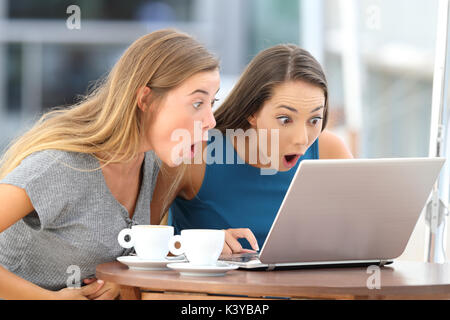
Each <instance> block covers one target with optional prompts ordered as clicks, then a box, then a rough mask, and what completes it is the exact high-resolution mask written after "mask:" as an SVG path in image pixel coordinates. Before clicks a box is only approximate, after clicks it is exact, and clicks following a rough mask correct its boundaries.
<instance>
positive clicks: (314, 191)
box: [219, 158, 445, 270]
mask: <svg viewBox="0 0 450 320" xmlns="http://www.w3.org/2000/svg"><path fill="white" fill-rule="evenodd" d="M444 162H445V158H395V159H345V160H303V161H302V162H301V163H300V165H299V166H298V168H297V172H296V173H295V175H294V178H293V179H292V181H291V184H290V186H289V188H288V190H287V192H286V195H285V197H284V199H283V202H282V203H281V206H280V208H279V210H278V213H277V215H276V218H275V220H274V222H273V224H272V227H271V228H270V231H269V233H268V235H267V238H266V240H265V242H264V245H263V247H262V249H261V251H260V252H259V253H257V254H249V253H244V254H234V255H228V256H224V255H222V256H221V257H220V258H219V259H220V260H221V261H228V262H232V263H233V264H237V265H239V267H240V268H242V269H247V270H276V269H300V268H312V267H314V268H316V267H327V268H329V267H352V266H369V265H379V266H383V265H386V264H390V263H392V262H393V260H394V259H395V258H397V257H399V256H400V255H401V254H402V253H403V251H404V250H405V248H406V245H407V244H408V240H409V238H410V237H411V234H412V232H413V230H414V227H415V225H416V223H417V221H418V219H419V216H420V214H421V212H422V209H423V208H424V207H425V205H426V202H427V200H428V198H429V196H430V193H431V191H432V188H433V185H434V184H435V182H436V180H437V178H438V176H439V172H440V171H441V168H442V166H443V165H444Z"/></svg>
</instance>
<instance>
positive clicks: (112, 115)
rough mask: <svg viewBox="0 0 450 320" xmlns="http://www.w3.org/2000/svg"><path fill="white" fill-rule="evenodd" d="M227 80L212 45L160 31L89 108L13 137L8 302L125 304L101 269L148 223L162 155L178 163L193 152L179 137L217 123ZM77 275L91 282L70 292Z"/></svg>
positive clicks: (3, 213)
mask: <svg viewBox="0 0 450 320" xmlns="http://www.w3.org/2000/svg"><path fill="white" fill-rule="evenodd" d="M219 83H220V78H219V71H218V61H217V59H216V58H215V57H213V56H212V55H211V54H210V53H209V52H208V51H207V50H206V49H205V48H204V47H203V46H201V45H200V44H199V43H198V42H196V41H195V40H194V39H192V38H191V37H189V36H188V35H185V34H182V33H179V32H176V31H173V30H161V31H156V32H153V33H151V34H148V35H146V36H143V37H141V38H140V39H138V40H137V41H136V42H134V43H133V44H132V45H131V46H130V47H129V48H128V49H127V50H126V52H125V53H124V54H123V56H122V57H121V58H120V60H119V61H118V62H117V64H116V65H115V66H114V68H113V69H112V71H111V72H110V74H109V76H108V77H107V79H106V80H105V81H104V82H103V84H101V85H100V86H98V88H97V89H96V90H95V91H93V92H92V93H91V94H90V95H89V96H87V97H86V98H85V99H84V100H83V101H82V102H80V103H78V104H77V105H74V106H72V107H70V108H68V109H63V110H55V111H51V112H49V113H47V114H45V115H44V116H43V117H42V118H41V119H40V121H39V122H38V123H37V124H36V125H35V126H34V127H33V128H32V129H31V130H29V131H28V132H26V133H25V134H24V135H23V136H22V137H20V138H19V139H18V140H16V141H15V142H14V143H13V144H12V145H11V147H10V148H9V149H8V150H7V152H6V153H5V154H4V156H3V158H2V160H1V162H0V298H3V299H114V298H117V296H118V293H119V291H118V287H117V286H115V285H113V284H111V283H103V282H102V281H95V279H94V280H93V279H91V277H93V276H94V274H95V267H96V265H98V264H100V263H104V262H107V261H113V260H115V258H116V257H118V256H121V255H125V254H127V252H126V250H124V249H122V248H121V247H120V246H119V244H118V243H117V235H118V233H119V231H120V230H122V229H124V228H126V227H130V225H133V224H149V223H150V200H151V197H152V194H153V189H154V186H155V183H156V177H157V175H158V172H159V163H158V162H159V160H158V158H159V159H160V160H161V161H162V162H163V163H164V164H165V165H166V166H168V167H175V166H176V164H177V163H179V162H180V158H182V157H183V156H185V155H184V153H181V152H180V153H177V152H174V150H175V149H176V147H179V144H180V142H179V141H173V139H172V132H173V131H174V130H176V129H184V130H185V131H186V132H189V133H190V134H191V136H194V135H193V133H194V122H196V123H200V124H201V129H202V133H204V132H206V131H207V130H208V129H210V128H212V127H214V126H215V120H214V116H213V114H212V111H211V106H212V104H213V103H214V101H215V94H216V93H217V91H218V89H219ZM202 136H203V135H202ZM198 140H199V139H198ZM192 142H193V143H192ZM183 143H188V142H186V141H185V142H183ZM190 143H191V145H190V146H184V147H185V148H189V147H191V149H192V150H193V145H194V144H196V143H201V139H200V140H199V141H191V142H190ZM189 156H192V155H191V154H189ZM175 180H176V179H175ZM168 187H169V188H170V186H168ZM165 192H167V190H166V191H165ZM169 193H170V192H169ZM76 276H79V278H80V279H81V281H80V282H84V284H86V285H85V286H81V287H79V288H78V290H72V289H71V288H69V287H70V286H71V284H76V283H75V282H74V281H73V279H74V277H76ZM68 286H69V287H68Z"/></svg>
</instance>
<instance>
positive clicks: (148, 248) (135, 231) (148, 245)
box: [117, 225, 174, 260]
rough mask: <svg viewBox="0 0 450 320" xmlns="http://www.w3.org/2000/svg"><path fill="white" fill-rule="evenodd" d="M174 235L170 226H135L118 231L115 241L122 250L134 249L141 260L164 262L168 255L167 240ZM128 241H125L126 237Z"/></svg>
mask: <svg viewBox="0 0 450 320" xmlns="http://www.w3.org/2000/svg"><path fill="white" fill-rule="evenodd" d="M173 234H174V228H173V227H172V226H162V225H161V226H160V225H136V226H132V227H131V229H123V230H122V231H120V233H119V235H118V237H117V240H118V241H119V244H120V245H121V246H122V247H124V248H131V247H134V250H135V251H136V255H137V256H138V257H139V258H141V259H148V260H164V259H165V258H166V256H167V254H168V253H169V246H168V243H169V239H170V238H171V237H172V236H173ZM127 236H128V237H129V238H130V240H129V241H125V238H126V237H127Z"/></svg>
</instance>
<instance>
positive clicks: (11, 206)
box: [0, 184, 104, 300]
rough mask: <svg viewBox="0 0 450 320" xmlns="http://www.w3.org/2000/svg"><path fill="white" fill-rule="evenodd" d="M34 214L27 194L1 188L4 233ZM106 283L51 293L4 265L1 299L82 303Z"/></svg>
mask: <svg viewBox="0 0 450 320" xmlns="http://www.w3.org/2000/svg"><path fill="white" fill-rule="evenodd" d="M33 210H34V208H33V205H32V203H31V201H30V198H29V197H28V195H27V193H26V192H25V190H23V189H21V188H18V187H15V186H12V185H8V184H0V233H2V232H3V231H5V230H6V229H8V228H9V227H11V226H12V225H13V224H15V223H16V222H18V221H19V220H20V219H22V218H24V217H25V216H26V215H28V214H29V213H31V212H32V211H33ZM103 284H104V283H103V281H99V282H95V283H91V284H89V285H87V286H85V287H83V288H81V289H80V290H71V289H68V288H65V289H62V290H60V291H51V290H47V289H44V288H41V287H39V286H37V285H35V284H33V283H32V282H30V281H27V280H25V279H23V278H21V277H19V276H17V275H15V274H14V273H12V272H10V271H8V270H7V269H5V268H4V267H3V266H1V265H0V298H1V299H14V300H21V299H26V300H33V299H38V300H47V299H58V300H62V299H82V300H86V299H88V297H89V296H91V295H94V294H95V293H96V292H97V291H98V290H100V289H101V288H102V286H103Z"/></svg>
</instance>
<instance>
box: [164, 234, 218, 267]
mask: <svg viewBox="0 0 450 320" xmlns="http://www.w3.org/2000/svg"><path fill="white" fill-rule="evenodd" d="M177 242H179V243H180V245H181V246H180V248H176V247H175V243H177ZM224 243H225V231H224V230H214V229H186V230H182V231H181V235H176V236H173V237H172V238H171V239H170V240H169V250H170V252H171V253H172V254H174V255H180V254H183V253H184V255H185V256H186V258H187V260H188V261H189V262H190V263H191V264H193V265H202V266H210V265H216V263H217V260H218V259H219V256H220V254H221V253H222V250H223V245H224Z"/></svg>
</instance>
